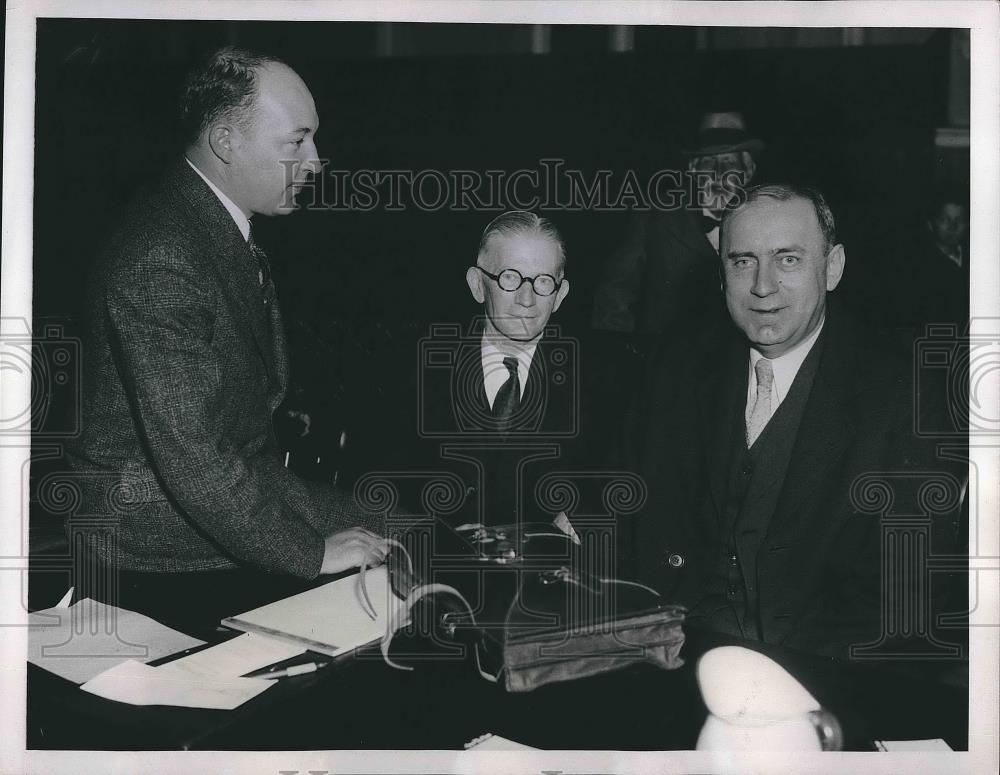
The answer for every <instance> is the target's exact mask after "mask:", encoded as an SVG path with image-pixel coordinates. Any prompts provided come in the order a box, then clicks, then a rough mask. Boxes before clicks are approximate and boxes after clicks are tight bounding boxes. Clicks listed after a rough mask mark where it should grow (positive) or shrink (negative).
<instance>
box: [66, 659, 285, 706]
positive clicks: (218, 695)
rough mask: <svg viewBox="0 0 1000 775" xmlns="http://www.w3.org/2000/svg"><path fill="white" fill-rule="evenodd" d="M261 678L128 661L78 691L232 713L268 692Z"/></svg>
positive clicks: (132, 701) (131, 701)
mask: <svg viewBox="0 0 1000 775" xmlns="http://www.w3.org/2000/svg"><path fill="white" fill-rule="evenodd" d="M273 683H274V682H273V681H266V680H264V679H261V678H208V677H206V676H204V675H198V674H192V673H188V672H186V671H184V670H175V669H173V668H172V666H171V664H170V663H168V664H166V665H161V666H160V667H150V666H149V665H144V664H143V663H142V662H135V661H133V660H128V661H127V662H122V663H121V664H120V665H115V666H114V667H112V668H111V669H110V670H105V671H104V672H103V673H101V674H100V675H99V676H97V677H95V678H91V679H90V680H89V681H87V683H85V684H84V685H83V686H81V687H80V688H81V689H83V690H84V691H85V692H90V693H91V694H96V695H97V696H98V697H104V698H105V699H108V700H115V701H116V702H125V703H128V704H129V705H174V706H178V707H182V708H211V709H213V710H232V709H233V708H237V707H239V706H240V705H242V704H243V703H244V702H246V701H247V700H249V699H251V698H253V697H256V696H257V695H258V694H260V693H261V692H263V691H265V690H267V689H269V688H270V687H271V686H272V685H273Z"/></svg>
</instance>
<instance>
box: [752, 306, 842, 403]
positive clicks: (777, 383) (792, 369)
mask: <svg viewBox="0 0 1000 775" xmlns="http://www.w3.org/2000/svg"><path fill="white" fill-rule="evenodd" d="M825 323H826V317H825V316H824V318H823V319H822V320H820V322H819V325H818V326H816V330H815V331H813V332H812V333H811V334H809V336H808V337H806V338H805V339H804V340H802V341H801V342H799V343H798V344H797V345H795V347H793V348H792V349H791V350H789V351H788V352H786V353H785V354H784V355H779V356H778V357H777V358H771V359H770V360H771V369H772V371H773V372H774V388H773V390H774V394H775V399H776V400H777V402H778V403H781V401H783V400H784V398H785V396H786V395H788V391H789V389H791V387H792V382H793V381H794V380H795V375H796V374H798V373H799V369H800V368H801V367H802V362H803V361H804V360H805V359H806V356H807V355H809V351H810V350H812V348H813V345H814V344H816V339H817V338H818V337H819V333H820V331H822V330H823V325H824V324H825ZM763 357H764V356H763V355H761V354H760V353H759V352H757V350H755V349H754V348H752V347H751V348H750V391H751V394H752V395H756V394H757V375H756V372H755V371H754V367H755V366H756V365H757V361H759V360H760V359H761V358H763Z"/></svg>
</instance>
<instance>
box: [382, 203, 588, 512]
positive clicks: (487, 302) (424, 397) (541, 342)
mask: <svg viewBox="0 0 1000 775" xmlns="http://www.w3.org/2000/svg"><path fill="white" fill-rule="evenodd" d="M565 263H566V258H565V252H564V247H563V242H562V238H561V236H560V235H559V232H558V231H557V230H556V228H555V227H554V226H553V225H552V224H551V223H550V222H549V221H547V220H546V219H544V218H540V217H539V216H537V215H535V214H533V213H530V212H523V211H511V212H507V213H504V214H502V215H500V216H498V217H497V218H496V219H494V220H493V221H492V222H491V223H490V224H489V225H488V226H487V227H486V229H485V230H484V232H483V235H482V238H481V240H480V245H479V251H478V255H477V261H476V265H475V266H472V267H469V269H468V270H467V272H466V275H465V279H466V282H467V284H468V287H469V290H470V292H471V294H472V296H473V298H474V300H475V301H476V302H477V303H478V304H481V305H482V308H483V312H484V313H485V314H484V315H482V316H480V317H478V318H477V319H475V320H474V321H473V322H472V324H471V325H470V326H468V327H464V326H459V325H440V324H439V325H435V326H433V327H432V328H431V331H430V334H429V336H427V337H425V338H424V339H422V340H421V342H420V345H419V357H418V358H417V359H416V360H417V363H416V366H417V374H416V377H415V379H413V380H403V381H402V382H404V383H405V384H404V385H403V386H402V387H403V389H404V390H405V391H409V392H410V394H411V395H412V391H413V390H414V389H415V390H416V393H417V401H416V402H414V401H413V400H412V398H411V399H409V400H406V399H405V398H400V399H395V400H392V401H390V402H388V403H389V404H391V406H389V407H388V412H390V413H392V417H394V418H397V419H391V420H390V419H387V417H388V416H389V415H388V414H386V418H383V421H382V422H383V426H384V427H385V428H386V430H384V431H382V433H381V434H380V436H381V437H382V438H381V440H380V441H379V442H378V443H377V444H376V445H375V446H377V447H383V448H388V449H389V454H390V455H394V458H393V467H394V468H395V469H396V473H395V474H389V475H388V476H389V478H390V479H391V480H393V481H394V482H396V483H398V485H399V487H400V493H401V494H400V497H401V498H402V499H403V500H404V502H405V503H406V505H407V506H408V507H410V508H412V509H413V510H416V511H419V512H421V513H435V514H437V515H439V516H442V517H445V518H446V519H447V521H448V522H450V523H451V524H453V525H456V526H457V525H460V524H489V525H500V524H513V523H516V522H521V521H537V520H538V519H545V520H546V521H551V519H552V518H553V516H554V514H555V511H556V510H554V509H551V508H549V507H548V506H549V505H550V501H551V498H550V497H549V496H548V495H546V494H545V493H544V492H541V493H540V492H538V491H537V486H538V485H539V483H540V482H541V480H542V479H543V477H544V476H545V474H546V473H548V472H550V471H552V470H553V468H554V467H557V466H560V465H562V463H563V461H564V451H565V450H564V445H565V443H567V442H568V441H570V440H571V439H572V438H574V437H575V435H576V431H577V425H578V412H579V404H578V402H577V400H576V395H575V394H574V391H575V390H577V389H578V383H577V380H576V378H575V377H576V375H575V368H576V364H577V359H576V352H575V348H574V346H573V343H572V342H570V341H567V340H565V339H562V338H560V337H559V335H558V329H557V328H556V327H555V326H551V325H549V321H550V318H551V316H552V315H553V313H555V312H556V310H558V309H559V307H560V305H561V304H562V303H563V301H564V300H565V299H566V297H567V296H568V294H569V280H567V279H566V277H565ZM411 362H412V361H411ZM414 408H415V411H416V416H414ZM404 429H405V430H404ZM401 430H403V431H404V432H402V433H401V432H400V431H401ZM404 471H408V472H410V473H411V474H412V475H413V476H412V477H410V478H409V479H408V478H407V477H404V476H403V473H404ZM420 471H422V472H425V474H426V476H427V477H430V478H432V479H435V478H436V479H437V481H439V483H441V484H444V483H445V482H447V483H448V486H447V487H445V488H444V489H433V490H427V489H425V488H424V487H423V484H422V483H421V482H422V481H424V479H423V478H422V477H421V476H419V475H418V472H420ZM431 492H433V493H434V497H433V498H432V500H433V503H430V502H427V503H424V502H421V500H422V499H424V500H425V499H426V498H427V496H428V495H430V493H431ZM444 492H448V493H449V495H448V497H443V495H442V494H443V493H444ZM439 496H441V497H439ZM551 497H553V498H554V497H555V495H552V496H551Z"/></svg>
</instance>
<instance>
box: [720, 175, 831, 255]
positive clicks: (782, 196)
mask: <svg viewBox="0 0 1000 775" xmlns="http://www.w3.org/2000/svg"><path fill="white" fill-rule="evenodd" d="M796 200H798V201H803V202H806V203H807V204H809V205H810V210H811V211H812V214H813V217H814V218H815V219H816V227H817V229H818V230H819V233H820V236H821V238H822V241H823V250H824V252H826V253H829V252H830V250H832V249H833V248H834V247H836V246H837V245H838V244H839V242H838V241H837V226H836V221H835V219H834V216H833V211H832V210H831V209H830V205H829V204H828V203H827V201H826V197H824V196H823V193H822V192H821V191H820V190H819V189H816V188H811V187H806V186H799V185H794V184H787V183H776V184H764V185H759V186H754V187H753V188H750V189H749V190H748V191H747V192H746V198H745V199H744V201H742V202H740V203H739V204H738V205H734V204H730V205H729V206H728V207H727V208H726V209H725V210H724V211H723V213H722V223H721V227H722V233H721V234H720V239H721V237H722V235H723V234H725V233H726V231H728V227H729V223H730V221H732V220H733V219H734V218H736V217H737V216H739V215H742V214H743V213H744V212H745V211H746V210H747V209H748V208H750V207H751V206H752V205H754V204H757V203H758V202H762V201H771V202H777V203H779V204H780V203H785V202H793V201H796Z"/></svg>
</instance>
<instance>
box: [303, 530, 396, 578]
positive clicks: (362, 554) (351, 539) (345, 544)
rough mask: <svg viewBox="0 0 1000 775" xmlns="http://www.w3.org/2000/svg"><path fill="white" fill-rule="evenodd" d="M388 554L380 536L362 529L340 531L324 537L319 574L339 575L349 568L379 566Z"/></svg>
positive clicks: (383, 540) (384, 542) (384, 541)
mask: <svg viewBox="0 0 1000 775" xmlns="http://www.w3.org/2000/svg"><path fill="white" fill-rule="evenodd" d="M387 553H388V544H387V543H386V540H385V539H384V538H382V536H380V535H376V534H375V533H372V532H371V531H370V530H365V529H364V528H362V527H352V528H349V529H347V530H341V531H340V532H338V533H333V534H332V535H329V536H327V537H326V547H325V549H324V551H323V565H322V566H321V567H320V570H319V572H320V573H321V574H326V573H341V572H342V571H345V570H349V569H351V568H360V567H361V566H362V565H363V564H365V563H366V562H367V564H368V565H370V566H371V565H381V564H382V563H383V562H384V561H385V556H386V554H387Z"/></svg>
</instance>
